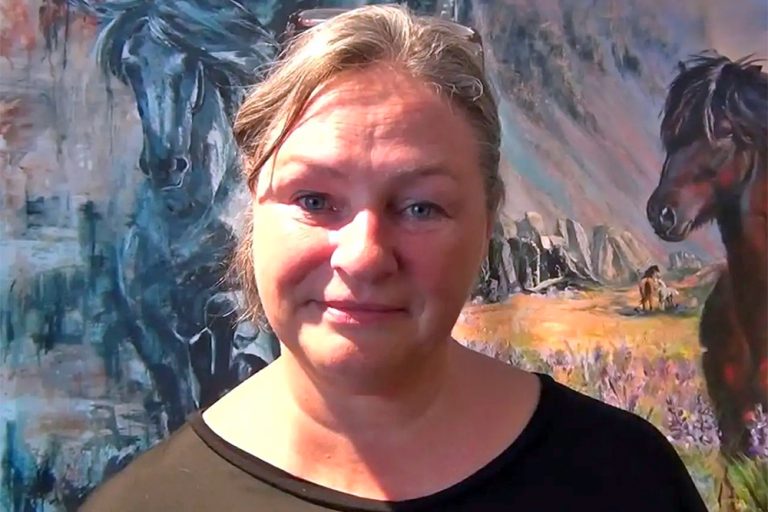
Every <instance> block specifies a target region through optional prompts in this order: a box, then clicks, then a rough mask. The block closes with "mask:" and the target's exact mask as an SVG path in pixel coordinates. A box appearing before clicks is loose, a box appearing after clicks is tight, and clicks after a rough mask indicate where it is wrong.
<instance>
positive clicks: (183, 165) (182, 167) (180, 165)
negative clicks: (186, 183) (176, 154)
mask: <svg viewBox="0 0 768 512" xmlns="http://www.w3.org/2000/svg"><path fill="white" fill-rule="evenodd" d="M174 164H175V169H174V171H176V172H179V173H182V172H187V169H188V168H189V160H187V159H186V158H177V159H175V160H174Z"/></svg>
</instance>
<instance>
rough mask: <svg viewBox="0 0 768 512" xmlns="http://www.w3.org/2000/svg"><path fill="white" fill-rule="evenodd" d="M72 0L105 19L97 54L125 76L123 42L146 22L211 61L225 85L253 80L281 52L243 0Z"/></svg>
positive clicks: (158, 35) (170, 42)
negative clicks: (162, 0)
mask: <svg viewBox="0 0 768 512" xmlns="http://www.w3.org/2000/svg"><path fill="white" fill-rule="evenodd" d="M69 2H70V3H72V4H73V5H75V7H76V8H78V9H79V10H81V11H84V12H86V13H87V14H90V15H91V16H94V17H96V18H97V19H99V20H100V21H101V22H102V25H103V28H102V30H101V32H100V33H99V36H98V39H97V42H96V54H97V59H98V62H99V64H100V67H101V69H102V70H103V71H104V72H105V73H108V74H111V75H113V76H115V77H117V78H119V79H121V80H124V77H123V72H122V66H121V59H122V52H123V47H124V45H125V43H126V42H127V40H128V39H129V38H130V37H131V35H133V34H134V33H135V31H136V30H138V29H140V28H142V27H143V26H144V25H147V26H148V28H149V35H150V36H151V37H152V38H153V39H154V40H155V41H157V42H159V43H161V44H164V45H166V46H170V47H174V48H176V49H178V50H180V51H183V52H186V53H188V54H190V55H194V56H196V57H198V58H199V59H200V60H202V61H203V62H204V63H205V64H208V65H209V66H208V67H209V69H211V70H213V71H214V73H213V74H214V75H215V76H216V78H217V82H220V83H219V85H222V86H235V87H238V86H245V85H250V84H252V83H253V82H254V81H256V80H257V79H258V78H260V75H261V73H262V72H263V70H264V69H265V68H266V66H267V65H269V64H270V63H271V62H272V61H274V58H275V56H276V55H277V50H278V44H277V42H276V39H275V37H274V36H273V35H272V34H271V33H270V32H269V31H268V30H267V29H266V28H265V27H264V26H263V25H262V24H261V22H260V21H259V20H258V18H257V17H256V14H255V13H254V12H253V11H252V10H251V9H249V8H247V7H246V6H245V5H244V4H243V3H242V2H240V1H238V0H191V1H186V2H172V3H168V2H153V1H149V0H105V1H98V2H97V1H94V0H69Z"/></svg>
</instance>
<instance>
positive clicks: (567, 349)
mask: <svg viewBox="0 0 768 512" xmlns="http://www.w3.org/2000/svg"><path fill="white" fill-rule="evenodd" d="M363 3H366V2H352V1H337V2H331V1H315V2H304V1H294V0H291V1H286V2H278V1H275V0H260V1H252V0H251V1H249V0H242V1H240V2H231V1H224V0H188V1H185V2H177V1H174V0H155V1H150V0H147V1H144V0H100V1H96V0H94V1H87V0H68V1H67V0H38V1H34V2H33V1H32V0H0V397H1V398H0V434H2V435H0V454H2V458H1V459H0V509H2V510H9V511H13V512H16V511H30V510H41V511H48V510H76V508H77V506H78V505H79V504H80V503H82V501H83V500H84V499H85V497H86V496H87V494H88V493H89V492H90V490H92V489H93V488H94V487H95V486H96V485H98V484H99V483H100V482H102V481H103V480H105V479H106V478H108V477H109V476H110V475H113V474H115V473H117V472H119V471H120V470H121V469H122V468H123V467H125V466H126V465H127V464H128V463H129V462H130V461H131V460H132V459H133V458H134V457H136V456H137V455H138V454H140V453H141V452H143V451H145V450H147V449H148V448H150V447H151V446H153V445H154V444H155V443H157V442H158V441H159V440H161V439H163V438H165V437H167V436H168V435H169V434H170V433H171V432H173V431H174V430H175V429H177V428H178V427H179V426H180V425H181V424H182V423H183V422H184V419H185V417H186V416H187V415H188V414H189V413H190V412H191V411H193V410H195V409H198V408H200V407H203V406H205V405H208V404H210V403H212V402H213V401H215V400H216V399H217V398H219V397H220V396H222V395H223V394H224V393H226V392H227V391H228V390H230V389H232V388H233V387H234V386H236V385H237V384H238V383H239V382H241V381H242V380H244V379H245V378H247V377H248V376H250V375H253V374H254V373H255V372H257V371H259V370H260V369H262V368H264V367H265V366H266V365H268V364H269V363H270V362H272V361H273V360H274V359H275V358H276V357H278V356H279V344H278V342H277V340H276V339H275V336H274V335H273V334H272V333H271V331H270V329H269V326H268V325H266V324H265V323H264V322H259V321H253V322H249V321H245V320H243V319H242V318H241V317H240V316H239V312H240V308H241V304H242V296H241V295H242V294H241V292H240V290H238V289H237V288H236V287H233V286H232V285H230V284H229V281H227V280H226V279H225V277H226V275H225V274H226V266H227V261H228V257H229V255H230V254H231V251H232V249H233V247H234V244H235V243H236V240H237V237H239V236H242V229H243V228H242V225H243V219H242V212H243V209H244V207H245V205H247V199H248V198H247V194H246V193H245V187H244V185H243V183H242V180H241V178H240V174H239V173H240V169H239V160H238V155H237V154H236V151H235V147H234V144H233V140H232V133H231V129H230V126H231V122H232V119H233V116H234V113H235V111H236V109H237V105H238V104H239V102H240V101H241V100H242V98H243V95H244V94H245V93H246V91H247V87H248V86H249V85H251V84H252V83H255V82H257V81H258V80H260V79H261V77H263V74H264V73H265V72H266V70H267V69H268V66H269V63H270V62H272V61H273V60H274V58H275V57H276V48H277V47H278V45H279V42H280V39H281V38H280V35H281V33H282V31H283V29H284V28H285V25H286V20H287V18H288V16H289V15H290V14H291V13H292V12H294V11H296V10H297V9H299V8H308V7H316V6H323V7H338V6H344V7H352V6H355V5H362V4H363ZM409 5H411V6H412V7H413V8H414V9H417V10H419V11H420V12H423V13H430V14H434V15H439V16H445V17H450V18H452V19H454V20H457V21H459V22H461V23H463V24H467V25H470V26H473V27H475V28H476V29H477V31H478V32H479V33H480V35H481V38H482V40H483V47H484V53H485V59H486V69H487V71H488V75H489V80H490V83H491V86H492V89H493V93H494V94H495V95H496V97H497V99H498V101H499V108H500V116H501V121H502V128H503V141H502V162H501V172H502V176H503V178H504V181H505V183H506V186H507V195H506V198H505V205H504V208H503V211H502V215H501V218H500V220H499V223H498V225H497V228H496V231H495V234H494V237H493V239H492V241H491V243H490V246H489V248H488V249H489V250H488V258H487V260H486V261H485V263H484V265H483V268H482V271H481V273H480V275H479V276H478V283H477V286H476V288H475V290H473V292H472V296H471V297H470V299H469V300H468V302H467V305H466V307H465V308H464V310H463V312H462V314H461V316H460V318H459V321H458V323H457V324H456V326H455V329H454V335H455V337H456V338H457V339H459V340H460V341H461V342H462V343H465V344H466V345H468V346H470V347H472V348H474V349H476V350H479V351H481V352H484V353H487V354H489V355H492V356H494V357H497V358H500V359H502V360H504V361H508V362H510V363H511V364H515V365H519V366H521V367H524V368H528V369H531V370H536V371H541V372H546V373H549V374H551V375H553V376H554V377H555V378H556V379H557V380H559V381H561V382H563V383H565V384H567V385H570V386H572V387H574V388H575V389H578V390H580V391H583V392H585V393H587V394H590V395H592V396H595V397H597V398H599V399H601V400H603V401H605V402H608V403H610V404H613V405H616V406H618V407H621V408H624V409H627V410H629V411H632V412H634V413H636V414H639V415H640V416H643V417H645V418H647V419H649V420H650V421H651V422H653V423H654V424H655V425H656V426H657V427H658V428H659V429H660V430H661V431H662V432H664V433H665V434H666V435H667V437H668V439H670V441H671V442H672V443H673V444H674V446H675V447H676V449H677V450H678V452H679V453H680V455H681V457H682V458H683V460H684V461H685V463H686V465H687V467H688V469H689V470H690V472H691V475H692V476H693V478H694V481H695V482H696V484H697V486H698V488H699V490H700V492H701V493H702V496H703V497H704V498H705V501H706V502H707V503H708V505H709V507H710V508H711V509H712V510H729V511H730V510H733V511H736V510H765V509H767V508H768V358H767V355H766V349H768V339H767V338H766V336H768V304H766V300H767V298H768V282H767V281H766V269H768V256H767V255H766V250H768V228H767V227H766V224H765V223H766V215H767V213H768V184H767V183H768V182H766V179H767V178H766V165H767V157H766V147H768V140H767V138H768V127H767V123H768V75H766V71H765V70H764V69H762V68H761V65H762V64H761V62H760V61H759V59H760V58H764V57H766V56H768V47H767V45H768V6H767V5H766V4H765V2H763V1H760V0H739V1H732V2H727V3H726V2H717V1H714V0H680V1H677V2H665V1H662V0H644V1H635V0H594V1H592V2H582V1H579V0H544V1H542V0H482V1H481V0H438V1H435V0H422V1H413V2H409ZM761 507H762V508H761ZM616 509H617V510H621V504H620V503H617V504H616Z"/></svg>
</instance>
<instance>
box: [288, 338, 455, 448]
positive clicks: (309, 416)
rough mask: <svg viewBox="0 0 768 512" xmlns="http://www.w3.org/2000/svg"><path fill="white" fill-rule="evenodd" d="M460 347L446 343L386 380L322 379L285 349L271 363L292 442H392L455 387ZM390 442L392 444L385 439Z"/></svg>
mask: <svg viewBox="0 0 768 512" xmlns="http://www.w3.org/2000/svg"><path fill="white" fill-rule="evenodd" d="M460 350H461V348H460V347H459V346H458V344H457V343H455V342H453V341H450V342H448V343H445V344H443V345H441V346H440V347H439V348H438V349H436V350H435V352H434V353H432V354H430V356H429V357H424V358H413V359H421V360H422V362H421V363H419V364H410V365H408V366H404V367H402V368H398V369H397V370H396V371H390V372H389V373H388V375H383V376H382V375H377V376H371V375H368V376H365V377H362V378H361V376H360V375H353V376H350V377H348V378H344V377H339V376H333V377H328V378H324V376H321V375H318V374H317V373H311V372H307V371H306V369H305V368H302V366H301V363H300V362H299V361H298V360H297V359H296V358H294V357H293V356H292V354H291V353H290V352H288V351H287V350H285V351H283V356H281V357H280V358H279V359H278V360H277V361H275V363H274V366H275V367H274V368H273V370H274V372H275V377H276V378H277V379H280V380H282V385H281V389H283V390H284V392H285V393H286V396H285V397H284V399H285V400H286V401H287V403H290V404H291V405H292V407H291V409H292V410H293V414H295V417H294V419H295V420H297V422H296V423H295V424H296V425H297V431H296V432H295V434H296V435H297V436H298V437H306V438H307V439H312V438H315V437H316V436H318V435H320V436H324V435H328V434H331V435H332V436H333V437H335V436H336V435H339V436H343V437H344V438H346V439H351V440H353V441H355V442H359V443H361V444H365V443H366V442H367V441H373V442H375V443H376V444H377V445H382V444H386V443H388V442H392V443H395V442H396V441H397V438H400V437H402V436H403V435H404V434H407V433H409V432H412V431H413V430H414V429H417V427H418V426H419V425H420V424H422V423H423V422H424V421H425V419H426V418H428V417H429V416H430V415H431V414H435V413H437V412H438V411H439V409H440V407H441V406H442V405H444V401H445V399H446V398H447V397H446V396H445V395H446V391H447V390H449V389H452V385H451V384H452V383H453V382H455V379H456V376H455V375H454V371H453V369H454V367H455V359H456V358H457V357H459V356H460ZM390 438H392V439H390Z"/></svg>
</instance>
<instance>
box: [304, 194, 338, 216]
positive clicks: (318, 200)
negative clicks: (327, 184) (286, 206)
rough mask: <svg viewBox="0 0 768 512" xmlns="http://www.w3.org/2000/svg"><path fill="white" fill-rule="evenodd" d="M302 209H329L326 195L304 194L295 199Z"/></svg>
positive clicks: (310, 210)
mask: <svg viewBox="0 0 768 512" xmlns="http://www.w3.org/2000/svg"><path fill="white" fill-rule="evenodd" d="M296 201H297V202H298V203H299V206H301V207H302V208H303V209H304V210H307V211H309V212H320V211H323V210H327V209H330V208H329V205H328V197H326V196H325V195H323V194H305V195H303V196H301V197H299V198H298V199H297V200H296Z"/></svg>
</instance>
